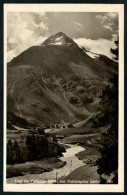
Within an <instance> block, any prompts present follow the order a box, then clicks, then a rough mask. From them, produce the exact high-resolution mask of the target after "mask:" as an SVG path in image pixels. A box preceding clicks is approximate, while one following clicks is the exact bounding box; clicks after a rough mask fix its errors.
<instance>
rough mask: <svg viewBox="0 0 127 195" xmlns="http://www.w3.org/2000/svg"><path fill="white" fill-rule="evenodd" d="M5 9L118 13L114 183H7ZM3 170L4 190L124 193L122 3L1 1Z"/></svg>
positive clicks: (14, 10) (15, 10)
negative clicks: (117, 156)
mask: <svg viewBox="0 0 127 195" xmlns="http://www.w3.org/2000/svg"><path fill="white" fill-rule="evenodd" d="M8 12H118V13H119V169H118V178H119V181H118V184H25V185H24V184H19V185H17V184H7V183H6V91H7V13H8ZM3 22H4V129H3V132H4V138H3V141H4V156H3V159H4V162H3V164H4V169H3V189H4V191H6V192H124V5H123V4H4V21H3Z"/></svg>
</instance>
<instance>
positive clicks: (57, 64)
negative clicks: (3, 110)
mask: <svg viewBox="0 0 127 195" xmlns="http://www.w3.org/2000/svg"><path fill="white" fill-rule="evenodd" d="M109 49H110V48H109ZM117 71H118V64H117V63H116V62H114V61H113V60H111V59H109V58H108V57H106V56H104V55H100V54H95V53H92V52H90V51H87V50H86V49H85V48H84V47H80V46H78V45H77V44H76V43H75V42H74V41H73V40H72V39H71V38H69V37H68V36H66V35H65V34H64V33H62V32H59V33H57V34H55V35H52V36H51V37H49V38H48V39H47V40H45V41H44V42H43V43H42V44H41V45H38V46H33V47H30V48H29V49H27V50H25V51H24V52H22V53H21V54H20V55H18V56H17V57H15V58H13V60H11V61H10V62H9V63H8V64H7V111H8V113H9V114H8V122H9V124H13V125H15V120H13V118H15V117H19V119H25V120H26V121H27V122H28V124H33V125H35V126H41V125H42V124H56V123H61V124H65V123H68V122H71V123H77V122H80V121H82V120H84V119H86V118H88V117H90V116H91V114H93V113H96V112H97V106H98V103H99V101H100V99H99V96H100V94H101V90H102V88H103V87H104V86H105V85H106V84H107V83H108V82H109V78H111V77H112V76H113V74H114V73H117ZM21 123H22V120H19V126H23V124H21ZM26 124H27V123H26ZM16 125H17V124H16Z"/></svg>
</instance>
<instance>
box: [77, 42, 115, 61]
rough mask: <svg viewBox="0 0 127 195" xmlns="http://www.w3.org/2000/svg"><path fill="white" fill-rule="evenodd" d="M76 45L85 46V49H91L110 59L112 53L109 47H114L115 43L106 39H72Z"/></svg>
mask: <svg viewBox="0 0 127 195" xmlns="http://www.w3.org/2000/svg"><path fill="white" fill-rule="evenodd" d="M74 41H75V42H76V43H77V44H78V45H80V46H83V47H85V48H86V49H87V50H89V51H92V52H94V53H97V54H103V55H106V56H107V57H109V58H111V59H112V54H111V52H110V48H114V47H115V44H114V41H113V40H107V39H98V40H92V39H86V38H79V39H75V40H74Z"/></svg>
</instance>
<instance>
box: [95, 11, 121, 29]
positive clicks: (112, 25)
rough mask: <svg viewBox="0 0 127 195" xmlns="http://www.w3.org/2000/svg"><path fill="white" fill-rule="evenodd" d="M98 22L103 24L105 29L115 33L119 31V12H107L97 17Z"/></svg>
mask: <svg viewBox="0 0 127 195" xmlns="http://www.w3.org/2000/svg"><path fill="white" fill-rule="evenodd" d="M96 19H97V21H98V22H99V23H100V24H102V26H103V28H105V29H107V30H109V31H111V32H114V31H116V30H118V29H116V28H118V25H117V23H118V13H117V12H107V13H105V14H103V15H102V14H99V15H96Z"/></svg>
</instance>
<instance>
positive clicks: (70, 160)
mask: <svg viewBox="0 0 127 195" xmlns="http://www.w3.org/2000/svg"><path fill="white" fill-rule="evenodd" d="M66 145H67V146H69V148H67V149H66V152H65V153H63V156H62V157H60V158H59V159H60V160H62V161H65V162H66V164H65V166H63V167H61V168H59V169H54V170H53V171H51V172H45V173H42V174H30V175H24V176H19V177H15V178H9V179H7V183H15V180H16V179H18V180H23V181H26V183H39V184H40V183H56V181H57V180H59V179H60V178H62V177H64V176H66V175H68V174H69V173H70V172H72V171H73V170H75V169H77V168H78V167H80V166H82V165H84V163H83V162H82V161H81V160H79V159H78V158H77V157H76V156H75V154H77V153H78V152H81V151H83V150H84V148H83V147H81V146H79V145H76V144H75V145H74V144H66Z"/></svg>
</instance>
